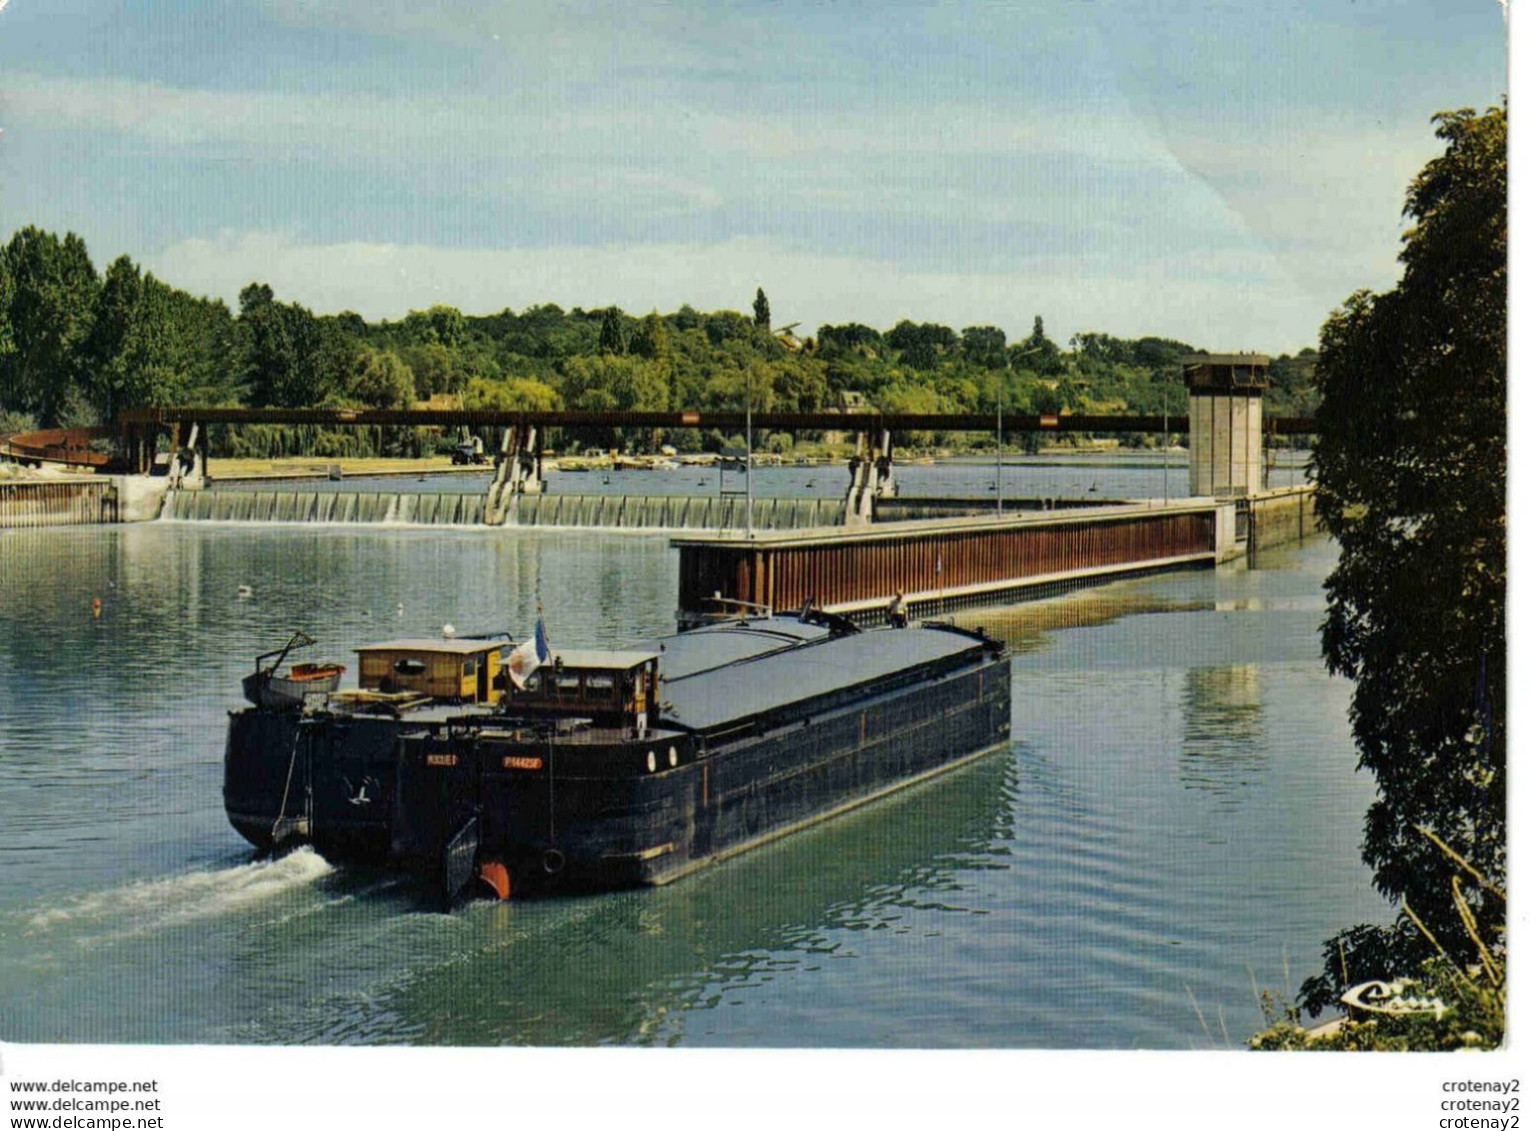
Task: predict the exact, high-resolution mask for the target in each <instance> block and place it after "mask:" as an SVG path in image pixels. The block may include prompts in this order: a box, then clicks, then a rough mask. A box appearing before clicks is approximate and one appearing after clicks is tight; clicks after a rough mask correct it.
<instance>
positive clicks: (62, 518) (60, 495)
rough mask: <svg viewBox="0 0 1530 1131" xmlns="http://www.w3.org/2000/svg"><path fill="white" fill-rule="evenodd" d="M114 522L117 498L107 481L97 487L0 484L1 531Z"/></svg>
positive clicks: (75, 483) (67, 484)
mask: <svg viewBox="0 0 1530 1131" xmlns="http://www.w3.org/2000/svg"><path fill="white" fill-rule="evenodd" d="M116 521H117V494H116V491H115V489H114V488H113V485H112V482H111V480H109V479H106V480H102V481H101V482H99V483H88V482H86V483H82V482H78V481H72V482H65V483H46V482H37V481H25V482H19V483H6V482H0V527H15V526H68V525H72V524H76V523H93V522H116Z"/></svg>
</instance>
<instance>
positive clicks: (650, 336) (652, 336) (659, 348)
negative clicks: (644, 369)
mask: <svg viewBox="0 0 1530 1131" xmlns="http://www.w3.org/2000/svg"><path fill="white" fill-rule="evenodd" d="M632 352H633V353H634V354H636V355H637V356H638V357H641V358H646V359H647V360H649V361H662V362H665V363H667V362H668V361H669V331H668V330H666V329H665V328H664V319H662V318H660V317H659V315H658V313H657V312H654V313H650V314H648V315H646V316H645V317H644V318H643V320H642V321H641V322H639V323H638V329H637V335H636V336H635V337H634V338H633V339H632Z"/></svg>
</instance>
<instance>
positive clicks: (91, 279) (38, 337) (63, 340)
mask: <svg viewBox="0 0 1530 1131" xmlns="http://www.w3.org/2000/svg"><path fill="white" fill-rule="evenodd" d="M4 258H5V268H6V273H7V274H8V276H9V278H10V291H11V293H10V307H9V311H8V321H9V323H10V330H11V333H12V334H13V335H14V340H15V345H16V348H15V349H14V351H13V352H11V353H10V354H9V355H8V356H5V357H4V358H3V361H0V364H3V367H4V368H3V370H0V373H3V377H4V380H3V382H0V387H3V388H4V389H5V390H6V392H5V394H4V397H3V399H4V400H5V401H6V402H7V406H8V407H10V406H11V402H14V407H16V408H21V409H27V410H31V411H33V412H35V413H36V415H37V419H38V422H39V423H41V424H42V425H43V426H44V427H51V426H54V425H57V424H66V423H73V420H72V419H70V418H71V417H72V416H73V414H74V413H75V412H77V411H78V407H79V404H80V399H81V389H80V385H81V354H80V350H81V346H82V345H83V343H84V341H85V338H86V335H87V334H89V332H90V321H91V315H92V312H93V309H94V306H95V297H96V290H97V288H98V287H99V285H100V281H99V280H98V279H97V277H96V269H95V267H94V266H92V265H91V262H90V253H89V252H87V251H86V250H85V241H84V240H82V239H80V237H79V236H77V235H75V234H74V233H73V232H70V233H69V234H68V235H66V236H65V237H64V238H63V239H62V240H60V239H59V238H58V237H57V236H55V235H53V234H52V233H51V232H44V231H41V230H39V229H37V228H35V227H26V228H23V229H22V230H21V231H19V232H17V233H16V234H15V235H14V236H12V237H11V241H10V243H9V244H7V245H6V248H5V252H4Z"/></svg>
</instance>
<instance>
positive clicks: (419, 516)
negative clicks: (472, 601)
mask: <svg viewBox="0 0 1530 1131" xmlns="http://www.w3.org/2000/svg"><path fill="white" fill-rule="evenodd" d="M165 517H166V518H169V519H177V520H180V521H188V522H320V523H341V524H356V525H379V524H387V523H394V524H400V525H411V526H480V525H482V524H483V519H484V498H483V496H482V495H465V494H457V493H447V492H442V493H435V494H414V493H406V492H402V491H175V492H173V493H172V494H171V495H170V499H169V503H168V505H167V506H166V508H165Z"/></svg>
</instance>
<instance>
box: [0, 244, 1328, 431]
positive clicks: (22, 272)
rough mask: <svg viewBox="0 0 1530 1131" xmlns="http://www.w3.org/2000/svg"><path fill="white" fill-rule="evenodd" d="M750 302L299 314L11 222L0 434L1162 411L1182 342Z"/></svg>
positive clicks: (1273, 402) (248, 293)
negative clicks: (834, 318)
mask: <svg viewBox="0 0 1530 1131" xmlns="http://www.w3.org/2000/svg"><path fill="white" fill-rule="evenodd" d="M752 309H753V316H752V317H751V316H749V315H745V314H741V313H738V312H735V311H731V310H718V311H712V312H710V313H703V312H701V311H699V310H696V309H695V308H693V307H691V306H689V305H684V306H681V307H680V309H679V310H676V311H674V312H672V313H669V314H660V313H658V312H657V311H654V312H650V313H648V314H646V315H634V314H629V313H627V312H626V311H623V310H620V309H618V308H615V307H608V308H603V309H595V310H585V309H582V308H579V307H575V308H574V309H572V310H564V309H563V308H561V307H559V306H557V305H554V304H551V303H546V304H542V305H538V306H531V307H527V308H525V309H524V310H522V311H520V312H519V313H517V312H515V311H513V310H510V309H506V310H502V311H500V312H499V313H497V314H489V315H483V316H475V315H468V314H464V313H462V312H461V311H460V310H458V309H456V308H454V307H450V306H444V305H438V306H432V307H431V308H429V309H428V310H417V311H411V312H410V313H409V314H407V315H406V316H405V317H403V318H401V319H398V320H393V321H390V320H382V321H376V322H368V321H367V320H365V319H363V318H362V317H361V316H360V315H357V314H355V313H352V312H349V311H347V312H342V313H339V314H317V313H315V312H314V311H312V310H310V309H308V308H307V307H305V306H303V305H301V304H299V303H297V302H291V301H283V300H281V299H280V298H279V297H278V296H277V295H276V293H275V292H274V291H273V290H272V288H271V287H270V286H269V285H267V284H264V283H258V282H257V283H251V284H250V285H249V286H247V287H245V288H244V289H243V290H242V291H241V292H240V294H239V301H238V308H237V310H231V309H229V307H228V306H227V304H225V303H223V302H222V301H219V300H217V299H209V298H203V297H198V296H194V295H191V294H188V293H187V292H186V291H184V290H181V289H179V288H177V287H175V286H173V285H171V284H169V283H167V282H165V281H163V280H161V279H159V278H157V277H156V276H155V275H154V274H153V273H152V272H150V271H145V270H144V269H143V268H142V267H140V266H139V265H138V264H136V263H134V262H133V261H132V260H131V259H130V258H129V257H127V256H119V257H118V258H117V259H115V260H113V261H112V262H111V263H110V264H109V265H108V266H107V267H106V269H105V271H104V272H99V273H98V272H97V270H96V268H95V266H94V265H93V264H92V262H91V259H90V255H89V253H88V251H87V249H86V247H85V243H84V241H83V240H82V239H81V238H80V237H79V236H78V235H75V234H74V233H72V232H71V233H68V234H66V235H64V236H63V237H62V238H60V237H59V236H57V235H55V234H53V233H50V232H46V231H42V230H40V229H38V228H36V227H27V228H23V229H21V230H20V231H18V232H16V233H15V234H14V235H12V237H11V238H10V240H9V242H8V243H7V244H6V245H5V246H4V248H3V249H0V432H5V431H21V430H24V429H26V428H29V427H75V426H88V425H95V424H107V423H110V422H111V421H112V420H114V419H115V418H116V416H117V414H118V413H119V412H121V411H122V410H123V409H125V408H148V407H156V406H165V405H173V404H196V405H207V406H220V407H223V406H243V407H257V408H258V407H280V408H304V407H334V408H339V407H349V408H401V407H408V406H410V405H413V404H417V403H421V402H429V401H430V400H431V398H433V397H438V398H439V397H442V396H445V397H450V398H452V399H453V400H452V403H460V404H461V405H462V406H463V407H468V408H501V409H517V408H520V409H555V408H569V409H582V410H590V411H603V410H605V411H621V410H634V411H663V410H670V409H680V408H686V409H692V408H699V409H737V408H741V407H742V406H743V404H744V402H745V400H746V398H747V399H748V400H749V401H750V403H751V404H752V405H753V407H754V408H755V409H756V410H757V411H769V410H778V411H803V412H808V411H814V410H817V409H822V408H825V407H835V406H839V405H841V404H842V403H845V401H846V399H847V395H853V397H854V398H858V399H859V400H860V401H861V402H863V403H865V404H867V405H869V406H871V407H873V408H877V409H880V410H882V411H886V412H980V411H991V410H993V409H994V408H995V407H996V406H1002V407H1003V408H1004V410H1005V411H1007V412H1014V413H1025V412H1047V413H1050V412H1080V413H1111V412H1120V413H1131V414H1140V415H1149V414H1154V413H1158V412H1160V411H1164V410H1166V411H1168V412H1170V413H1183V412H1184V411H1185V392H1184V389H1183V387H1182V385H1181V382H1180V370H1179V364H1178V359H1179V357H1180V355H1182V354H1185V353H1192V352H1197V351H1196V349H1195V347H1193V346H1191V345H1190V344H1188V343H1185V342H1179V341H1173V340H1170V339H1166V338H1156V337H1147V338H1138V339H1122V338H1116V337H1112V336H1111V335H1109V334H1105V333H1098V332H1091V333H1082V334H1078V335H1075V336H1074V337H1073V338H1072V339H1070V340H1069V342H1068V343H1067V345H1066V346H1062V345H1059V344H1058V343H1056V342H1054V341H1053V340H1052V339H1051V338H1050V337H1048V335H1047V332H1046V329H1045V326H1044V324H1043V321H1042V319H1041V317H1040V316H1039V315H1038V316H1036V317H1035V319H1034V322H1033V328H1032V331H1031V333H1030V335H1029V336H1028V337H1026V338H1023V339H1021V340H1018V341H1010V340H1008V339H1007V338H1006V335H1005V333H1004V331H1003V330H1001V329H998V328H997V327H994V326H986V325H984V326H967V327H964V328H962V329H960V330H954V329H952V328H951V327H949V326H944V325H939V324H935V323H930V322H923V323H915V322H913V321H912V320H903V321H900V322H899V323H898V324H897V325H895V326H893V327H892V328H890V329H887V330H885V331H884V330H877V329H873V328H872V327H870V326H865V325H862V324H860V323H846V324H843V325H823V326H820V327H819V328H818V330H817V333H816V334H812V335H807V334H804V335H800V336H799V334H797V333H796V332H795V331H796V329H797V326H796V324H793V325H791V326H788V327H786V328H784V329H776V328H773V327H772V325H771V321H770V318H771V315H770V303H769V299H768V298H767V297H766V295H765V293H764V291H763V290H760V291H757V292H756V294H755V298H754V303H753V308H752ZM1314 360H1315V354H1314V353H1313V351H1311V350H1304V351H1302V352H1301V353H1299V354H1297V355H1295V356H1283V357H1280V358H1276V359H1275V360H1274V361H1273V362H1272V365H1271V378H1272V388H1271V390H1270V393H1269V397H1268V402H1269V409H1270V411H1272V412H1277V413H1280V412H1289V413H1296V414H1305V413H1308V412H1310V411H1311V410H1312V408H1313V407H1314V406H1315V397H1314V393H1313V385H1312V368H1313V362H1314ZM438 403H439V402H438ZM223 439H224V441H225V443H226V445H228V446H231V447H232V448H234V449H238V448H241V447H242V448H244V449H247V450H246V451H243V452H241V451H238V450H232V451H230V452H229V454H259V455H276V454H286V452H287V451H289V450H290V451H294V452H295V451H298V450H308V451H312V452H314V454H332V455H343V454H366V450H367V449H377V448H379V447H387V446H388V444H389V443H390V442H391V443H393V444H395V445H398V444H404V445H413V446H415V447H418V446H419V445H420V444H422V443H429V442H430V440H429V438H428V437H425V438H422V437H420V436H418V435H415V436H406V437H402V438H401V437H398V436H394V437H391V439H390V438H389V437H383V436H371V437H369V436H367V435H366V434H365V433H359V434H358V430H351V431H350V432H349V433H343V434H338V433H337V434H326V433H323V432H322V430H312V429H310V430H307V432H306V433H304V432H300V431H299V430H296V429H290V428H266V429H241V430H239V431H238V432H237V433H233V432H231V433H230V434H229V435H228V436H226V437H224V438H223ZM614 439H615V440H617V441H620V442H625V443H638V444H644V443H648V444H651V443H658V442H660V441H664V440H667V441H668V442H670V443H674V444H676V445H677V446H680V447H682V449H683V448H685V447H695V446H699V445H704V444H712V445H715V444H719V443H721V442H723V440H724V438H722V437H717V436H713V437H704V436H697V435H695V434H694V433H693V432H690V431H684V432H676V433H675V434H673V435H670V436H664V435H661V434H652V433H646V434H644V435H643V436H640V437H634V436H620V437H614ZM926 439H935V438H928V437H927V438H926ZM938 439H939V440H940V441H941V442H943V443H954V444H957V445H960V444H962V443H964V442H966V440H967V438H964V437H955V436H953V437H939V438H938ZM774 442H775V443H776V444H777V445H778V446H783V445H789V444H790V443H791V439H790V438H789V437H785V436H782V437H778V438H776V440H775V441H774ZM304 444H307V445H310V447H309V448H307V449H304V448H302V445H304ZM254 449H262V450H258V451H257V450H254Z"/></svg>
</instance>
